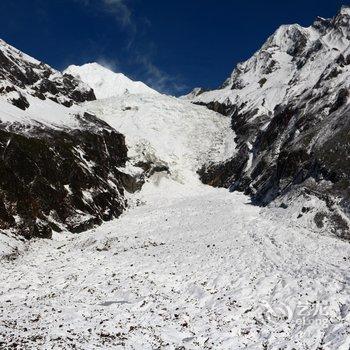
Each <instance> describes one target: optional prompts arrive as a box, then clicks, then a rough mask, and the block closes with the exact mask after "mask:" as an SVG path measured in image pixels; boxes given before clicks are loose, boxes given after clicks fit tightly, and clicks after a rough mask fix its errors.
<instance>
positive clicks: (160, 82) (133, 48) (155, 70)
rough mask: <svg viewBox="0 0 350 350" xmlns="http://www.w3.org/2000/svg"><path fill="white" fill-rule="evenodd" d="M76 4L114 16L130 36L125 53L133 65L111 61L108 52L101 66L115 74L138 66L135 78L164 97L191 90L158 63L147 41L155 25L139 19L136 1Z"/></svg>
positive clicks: (103, 0)
mask: <svg viewBox="0 0 350 350" xmlns="http://www.w3.org/2000/svg"><path fill="white" fill-rule="evenodd" d="M74 1H77V2H80V3H81V4H83V5H85V6H90V7H93V8H94V9H96V10H99V11H101V10H102V11H103V12H105V13H108V14H110V15H113V17H114V18H115V20H116V21H117V23H118V24H119V26H120V27H121V28H122V29H123V30H124V31H125V32H126V33H127V37H126V40H127V42H126V46H125V47H124V48H123V50H124V52H127V55H128V56H130V60H129V62H128V63H126V64H123V62H120V63H119V61H118V60H117V59H115V58H113V59H111V58H109V57H108V55H106V52H104V53H103V54H102V56H100V57H101V58H99V59H98V60H97V61H98V63H100V64H101V65H102V66H104V67H106V68H109V69H111V70H113V71H115V72H118V71H122V69H121V68H122V67H123V66H125V65H129V66H130V65H136V67H137V68H136V71H137V72H138V74H137V76H136V77H135V78H136V79H137V80H142V81H144V82H145V83H146V84H147V85H149V86H151V87H152V88H154V89H155V90H157V91H159V92H162V93H167V94H174V95H178V94H181V93H183V92H184V91H185V90H186V89H187V86H186V85H184V84H182V82H181V81H183V79H181V77H179V76H172V75H170V74H168V73H167V72H165V71H164V70H162V69H160V68H159V67H158V66H157V65H156V64H155V63H154V57H155V55H156V51H157V50H156V45H155V44H154V43H153V42H152V41H151V40H149V39H148V40H144V39H145V36H144V35H145V30H146V29H147V28H149V27H150V26H151V25H152V23H151V22H150V21H149V19H147V18H144V17H142V18H139V17H137V16H135V14H134V13H133V11H132V6H131V1H132V0H74ZM140 38H141V39H142V40H141V39H140ZM124 63H125V62H124Z"/></svg>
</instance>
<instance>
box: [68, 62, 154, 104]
mask: <svg viewBox="0 0 350 350" xmlns="http://www.w3.org/2000/svg"><path fill="white" fill-rule="evenodd" d="M64 73H66V74H70V75H72V76H74V77H76V78H78V79H80V80H82V81H83V82H84V83H86V84H87V85H89V86H90V87H91V88H92V89H93V90H94V92H95V95H96V97H97V98H98V99H103V98H109V97H115V96H120V95H123V94H125V93H130V94H147V95H149V94H151V95H154V94H158V93H157V91H155V90H153V89H151V88H150V87H148V86H147V85H146V84H144V83H142V82H140V81H133V80H131V79H129V78H128V77H126V76H125V75H124V74H122V73H115V72H113V71H111V70H110V69H108V68H106V67H103V66H102V65H100V64H98V63H96V62H94V63H87V64H84V65H82V66H75V65H71V66H69V67H68V68H67V69H66V70H65V71H64Z"/></svg>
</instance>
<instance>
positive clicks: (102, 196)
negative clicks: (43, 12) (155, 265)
mask: <svg viewBox="0 0 350 350" xmlns="http://www.w3.org/2000/svg"><path fill="white" fill-rule="evenodd" d="M94 99H95V95H94V92H93V90H92V89H91V88H90V87H88V86H87V85H85V84H84V83H82V82H81V81H79V80H78V79H76V78H74V77H73V76H70V75H62V74H61V73H59V72H57V71H55V70H53V69H52V68H50V67H49V66H47V65H45V64H43V63H40V62H38V61H36V60H35V59H33V58H31V57H29V56H27V55H25V54H23V53H21V52H20V51H18V50H16V49H15V48H13V47H11V46H9V45H8V44H6V43H4V42H3V41H0V231H2V232H6V231H7V230H8V231H11V232H15V233H17V234H20V235H22V236H24V237H26V238H31V237H43V238H50V237H51V235H52V230H55V231H60V230H63V229H67V230H69V231H71V232H81V231H84V230H87V229H89V228H91V227H93V226H94V225H96V224H100V223H101V222H102V221H105V220H111V219H113V218H116V217H118V216H119V215H120V214H121V213H122V211H123V210H124V209H125V207H126V204H127V203H126V200H125V197H124V190H125V189H127V190H130V191H132V190H134V189H135V187H137V186H136V185H135V183H134V179H133V178H132V177H131V176H130V175H127V174H124V173H123V167H124V166H125V162H126V161H127V148H126V145H125V140H124V136H123V135H122V134H120V133H118V132H117V131H116V130H114V129H113V128H112V127H110V126H109V125H108V124H107V123H105V122H103V121H101V120H100V119H98V118H96V117H95V116H93V115H91V114H88V113H86V112H85V110H84V109H83V108H82V107H79V106H78V105H77V104H76V102H84V101H90V100H94Z"/></svg>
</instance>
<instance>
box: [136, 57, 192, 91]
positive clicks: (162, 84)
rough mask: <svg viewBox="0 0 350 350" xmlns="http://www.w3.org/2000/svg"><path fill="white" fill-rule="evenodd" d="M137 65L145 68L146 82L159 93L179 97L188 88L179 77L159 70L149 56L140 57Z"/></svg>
mask: <svg viewBox="0 0 350 350" xmlns="http://www.w3.org/2000/svg"><path fill="white" fill-rule="evenodd" d="M137 63H138V64H139V65H141V66H142V68H143V69H142V70H143V73H142V75H143V76H144V82H145V83H146V84H147V85H149V86H151V87H152V88H154V89H155V90H157V91H159V92H162V93H166V94H173V95H178V94H179V93H183V92H184V91H185V90H186V89H187V88H188V87H187V86H186V85H185V84H183V83H182V82H181V80H182V79H181V78H180V77H179V76H171V75H170V74H168V73H166V72H164V71H163V70H161V69H159V68H158V67H157V66H156V65H155V64H154V63H153V62H152V60H151V58H150V57H149V56H148V55H138V56H137Z"/></svg>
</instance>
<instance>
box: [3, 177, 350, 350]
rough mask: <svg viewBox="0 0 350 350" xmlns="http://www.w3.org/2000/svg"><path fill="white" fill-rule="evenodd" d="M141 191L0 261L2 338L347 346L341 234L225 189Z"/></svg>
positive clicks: (96, 343)
mask: <svg viewBox="0 0 350 350" xmlns="http://www.w3.org/2000/svg"><path fill="white" fill-rule="evenodd" d="M169 189H170V190H169ZM159 194H161V195H159ZM140 199H141V201H146V202H147V205H144V204H141V205H139V206H136V207H134V208H131V209H129V210H128V211H127V212H126V213H124V214H123V216H122V217H121V218H120V219H119V220H116V221H113V222H110V223H106V224H104V225H103V226H102V227H100V228H97V229H94V230H92V231H89V232H87V233H85V234H81V235H64V236H62V235H56V236H55V237H54V239H53V240H52V241H46V240H38V241H34V242H32V243H31V244H30V245H29V246H28V250H27V251H26V252H25V253H24V254H22V255H20V256H19V257H18V258H17V259H16V260H13V261H2V262H1V266H0V275H1V287H0V348H2V349H11V348H16V349H109V348H111V349H298V350H299V349H344V350H345V349H349V344H350V325H349V322H350V295H349V282H350V269H349V267H350V266H349V265H350V246H349V244H348V243H347V242H343V241H341V240H338V239H336V238H333V237H328V236H319V235H318V234H316V233H313V232H310V231H307V230H303V229H300V228H299V229H298V230H296V229H295V228H293V226H292V225H289V224H288V222H280V223H278V222H275V221H271V219H268V218H267V217H264V215H263V213H262V211H261V210H260V209H259V208H257V207H254V206H251V205H250V204H249V201H248V199H247V198H246V197H244V196H243V195H240V194H232V193H229V192H227V191H226V190H219V189H213V188H210V187H205V186H200V185H198V186H197V187H196V186H195V187H191V188H188V187H187V186H183V185H175V184H173V183H172V182H171V181H170V180H166V179H162V180H160V182H159V184H158V185H146V186H145V188H144V190H143V192H141V194H140ZM16 344H17V347H16Z"/></svg>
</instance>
